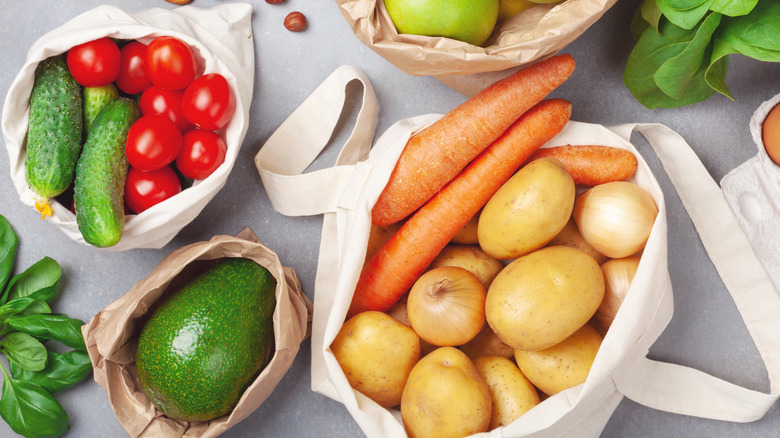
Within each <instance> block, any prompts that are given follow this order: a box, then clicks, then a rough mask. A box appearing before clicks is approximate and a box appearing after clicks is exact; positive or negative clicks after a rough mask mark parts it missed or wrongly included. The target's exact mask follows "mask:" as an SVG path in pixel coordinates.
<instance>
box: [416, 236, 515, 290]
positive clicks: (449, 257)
mask: <svg viewBox="0 0 780 438" xmlns="http://www.w3.org/2000/svg"><path fill="white" fill-rule="evenodd" d="M441 266H457V267H459V268H463V269H465V270H467V271H469V272H471V273H472V274H474V275H475V276H476V277H477V278H478V279H479V281H480V282H482V285H483V286H485V289H487V288H488V287H490V283H492V282H493V279H494V278H496V275H498V273H499V272H500V271H501V270H502V269H503V268H504V264H503V263H502V262H501V261H500V260H498V259H496V258H493V257H491V256H489V255H487V254H486V253H485V251H482V249H481V248H480V247H479V246H478V245H459V244H454V243H450V244H449V245H447V246H445V247H444V249H443V250H441V252H440V253H439V255H438V256H436V258H435V259H433V261H432V262H431V264H430V265H429V266H428V269H433V268H438V267H441Z"/></svg>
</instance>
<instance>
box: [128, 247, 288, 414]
mask: <svg viewBox="0 0 780 438" xmlns="http://www.w3.org/2000/svg"><path fill="white" fill-rule="evenodd" d="M275 289H276V280H275V279H274V277H273V276H272V275H271V273H270V272H269V271H268V270H267V269H266V268H264V267H262V266H260V265H258V264H257V263H255V262H253V261H251V260H249V259H243V258H226V259H222V260H221V261H220V262H219V263H217V264H216V265H214V266H213V267H211V268H208V269H207V270H205V271H204V272H202V273H200V274H198V275H197V276H196V277H195V278H193V279H192V280H190V281H189V282H187V283H185V284H184V285H183V286H181V287H180V288H178V289H176V290H175V292H174V293H173V294H172V295H170V296H169V297H168V298H167V299H165V300H164V301H162V303H161V304H160V305H159V307H157V308H156V309H155V310H154V311H153V312H152V315H151V317H150V318H149V319H148V320H147V322H146V323H145V324H144V327H143V329H142V330H141V334H140V336H139V339H138V348H137V350H136V356H135V363H136V369H137V374H138V380H139V382H140V384H141V387H142V388H143V391H144V393H145V394H146V396H147V397H148V398H149V399H150V400H151V401H152V403H154V405H155V406H157V408H158V409H159V410H160V411H162V412H163V413H165V415H167V416H168V417H170V418H173V419H176V420H183V421H208V420H211V419H214V418H217V417H220V416H222V415H225V414H227V413H229V412H230V411H231V410H232V409H233V407H234V406H235V405H236V404H237V403H238V400H239V398H241V395H242V394H243V393H244V390H245V389H246V388H247V387H248V386H249V385H250V384H251V383H252V382H253V381H254V379H255V378H256V377H257V375H258V374H259V373H260V371H262V369H263V368H264V367H265V366H266V365H267V364H268V362H269V360H270V359H271V355H272V354H273V351H274V333H273V312H274V308H275V306H276V298H275Z"/></svg>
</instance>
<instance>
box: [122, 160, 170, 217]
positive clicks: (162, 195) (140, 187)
mask: <svg viewBox="0 0 780 438" xmlns="http://www.w3.org/2000/svg"><path fill="white" fill-rule="evenodd" d="M179 192H181V182H180V181H179V176H178V175H176V172H175V171H174V170H173V168H172V167H171V166H165V167H163V168H161V169H157V170H152V171H151V172H144V171H142V170H138V169H136V168H134V167H131V168H130V169H128V171H127V179H126V180H125V203H126V204H127V206H128V207H129V208H130V210H132V211H133V212H135V213H141V212H143V211H145V210H146V209H148V208H150V207H152V206H153V205H156V204H158V203H160V202H162V201H164V200H166V199H168V198H170V197H171V196H173V195H175V194H177V193H179Z"/></svg>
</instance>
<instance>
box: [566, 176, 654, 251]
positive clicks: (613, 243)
mask: <svg viewBox="0 0 780 438" xmlns="http://www.w3.org/2000/svg"><path fill="white" fill-rule="evenodd" d="M657 215H658V208H657V207H656V205H655V201H653V198H652V197H651V196H650V194H649V193H647V191H645V190H644V189H643V188H641V187H639V186H638V185H636V184H634V183H630V182H627V181H616V182H610V183H606V184H600V185H597V186H595V187H593V188H591V189H589V190H588V191H586V192H585V193H583V194H582V195H580V196H579V197H578V198H577V200H576V201H575V203H574V211H573V212H572V216H573V217H574V221H575V222H576V223H577V228H579V230H580V233H581V234H582V237H583V238H585V240H586V241H587V242H588V243H590V244H591V245H592V246H593V247H594V248H595V249H596V250H597V251H598V252H600V253H602V254H604V255H605V256H607V257H610V258H622V257H627V256H630V255H632V254H635V253H636V252H637V251H639V250H641V249H642V248H644V246H645V243H647V238H648V237H649V236H650V231H651V230H652V229H653V223H654V222H655V218H656V216H657Z"/></svg>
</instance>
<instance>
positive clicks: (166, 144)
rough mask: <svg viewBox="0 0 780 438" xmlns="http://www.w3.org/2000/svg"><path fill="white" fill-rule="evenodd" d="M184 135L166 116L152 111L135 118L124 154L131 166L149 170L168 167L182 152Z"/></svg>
mask: <svg viewBox="0 0 780 438" xmlns="http://www.w3.org/2000/svg"><path fill="white" fill-rule="evenodd" d="M181 145H182V135H181V132H179V129H178V128H177V127H176V125H175V124H174V123H173V122H172V121H171V120H170V119H169V118H167V117H165V116H160V115H156V114H152V115H149V116H143V117H141V118H140V119H138V120H136V122H135V123H133V125H132V126H131V127H130V130H129V131H127V141H126V142H125V154H126V155H127V161H128V162H129V163H130V165H131V166H133V167H135V168H136V169H138V170H143V171H149V170H156V169H159V168H161V167H164V166H167V165H169V164H171V163H172V162H173V160H175V159H176V157H177V156H178V155H179V151H181Z"/></svg>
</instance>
